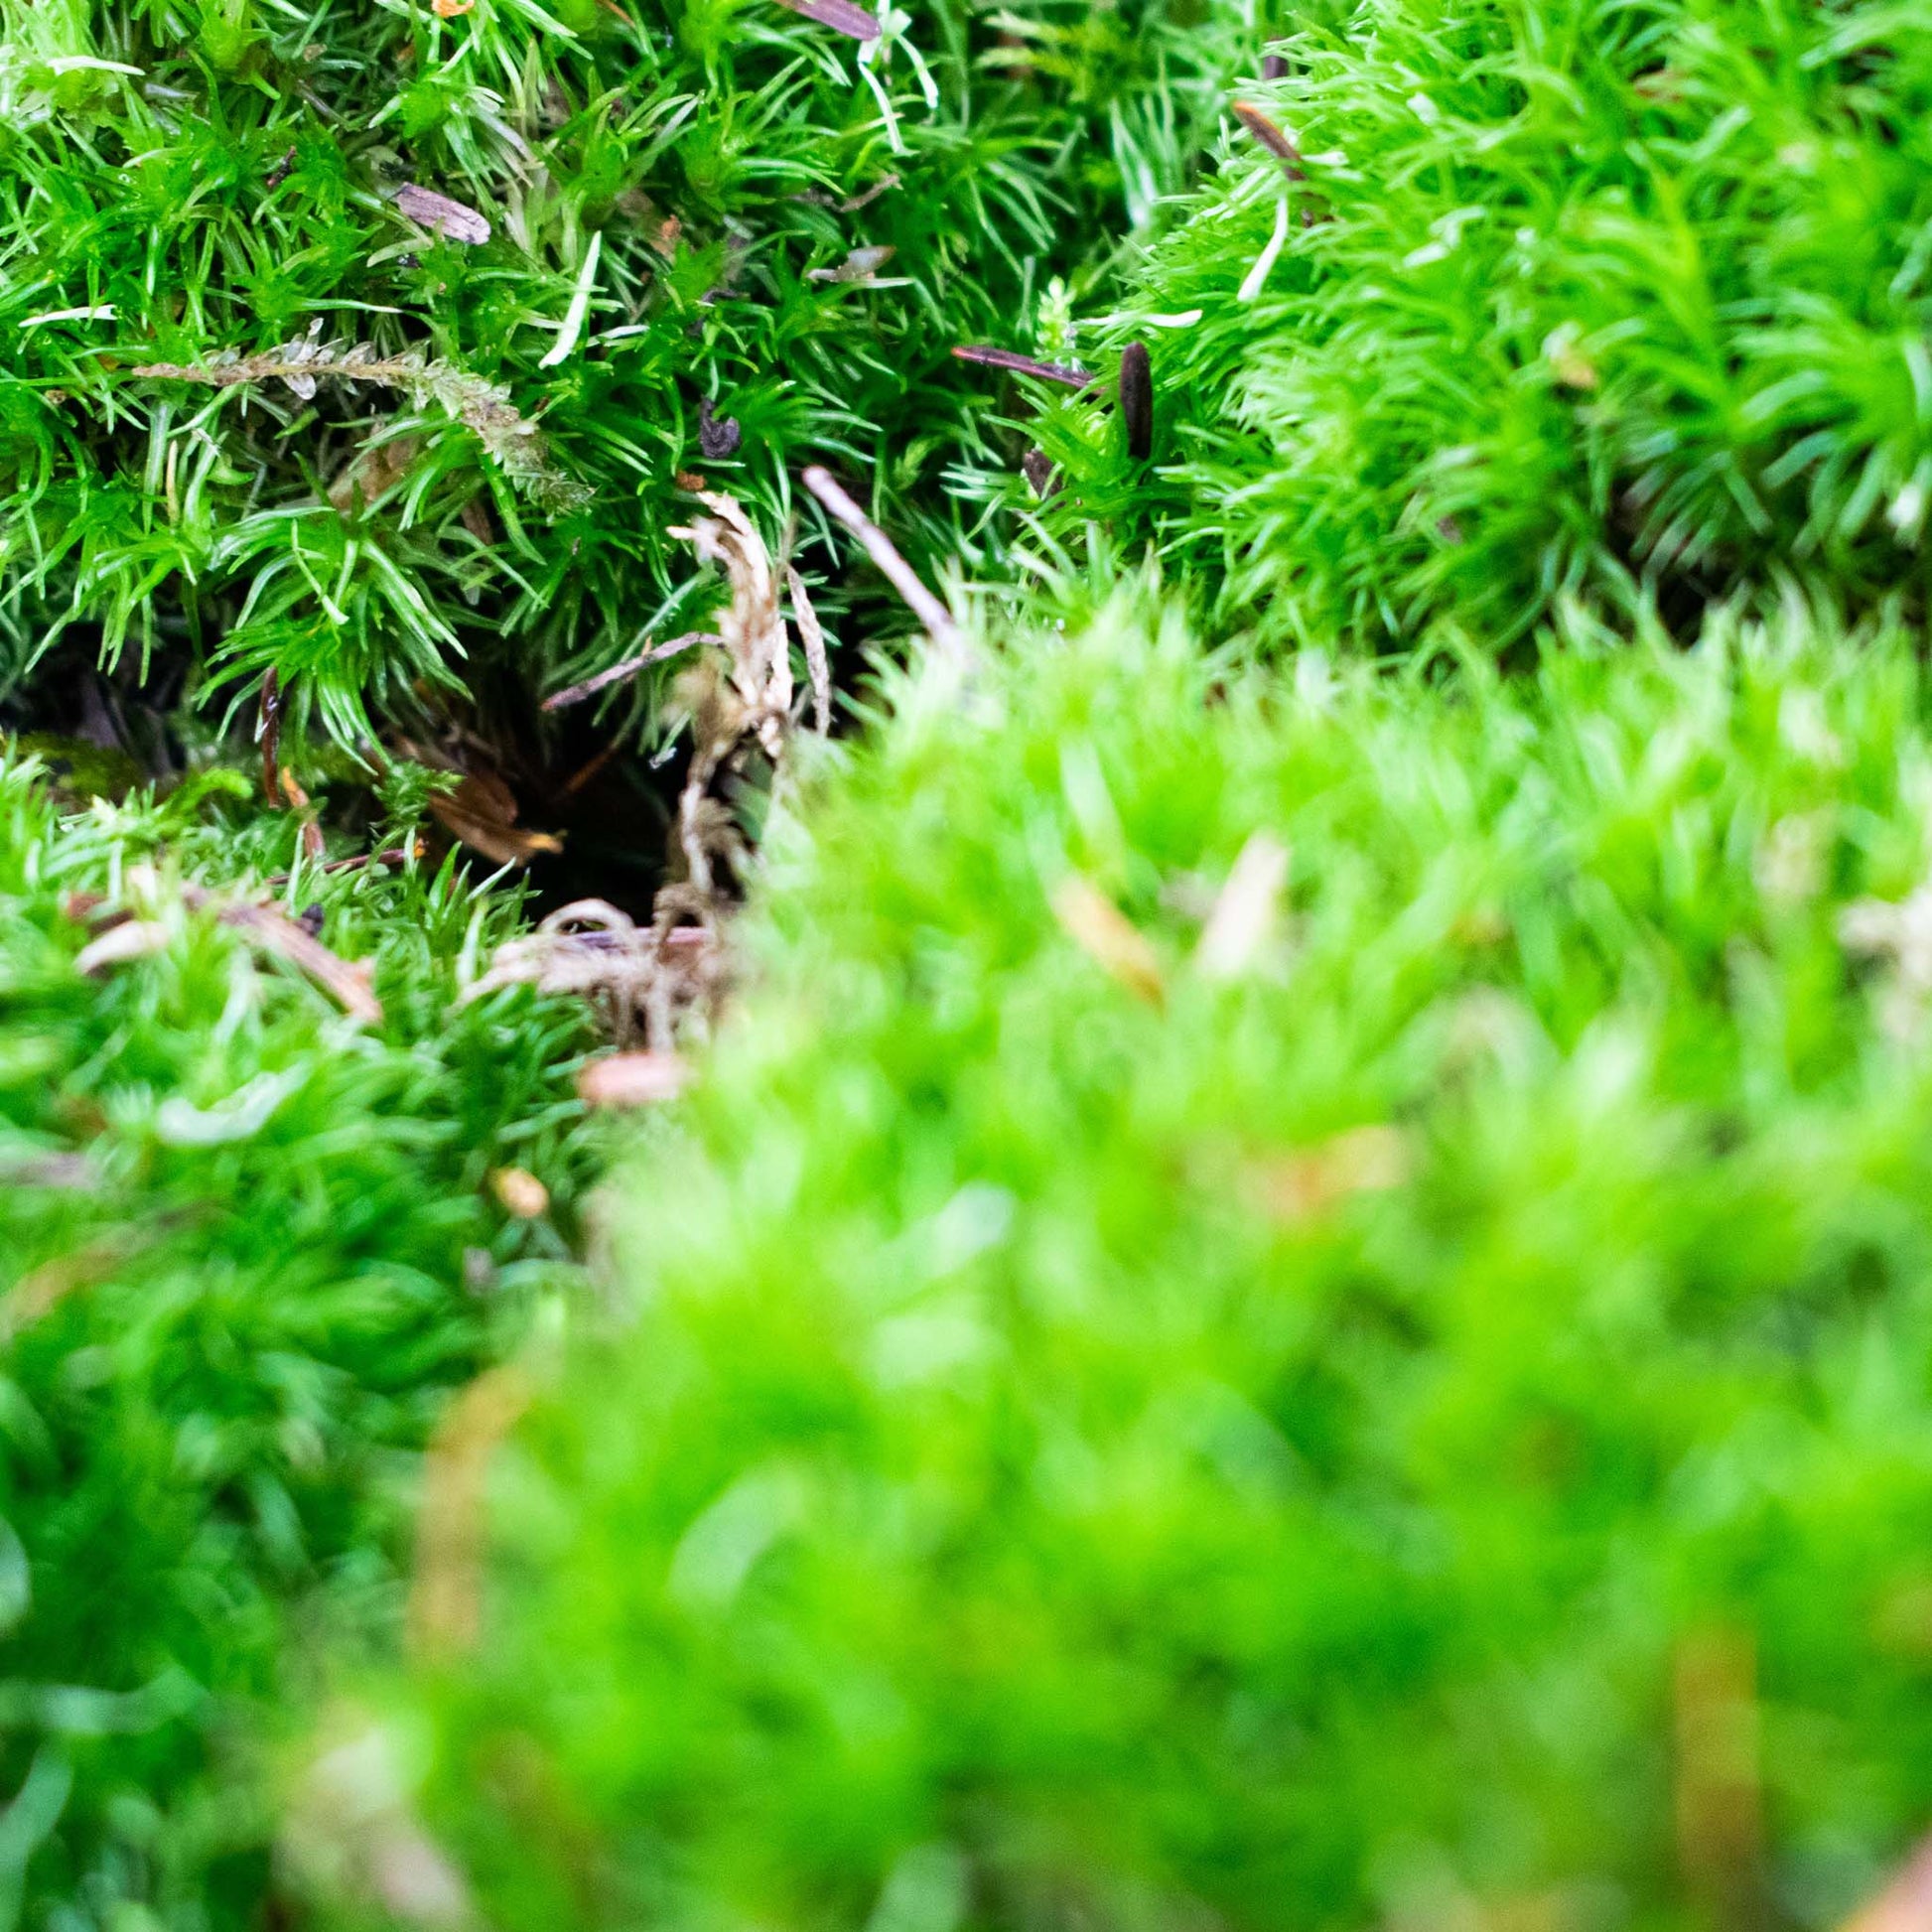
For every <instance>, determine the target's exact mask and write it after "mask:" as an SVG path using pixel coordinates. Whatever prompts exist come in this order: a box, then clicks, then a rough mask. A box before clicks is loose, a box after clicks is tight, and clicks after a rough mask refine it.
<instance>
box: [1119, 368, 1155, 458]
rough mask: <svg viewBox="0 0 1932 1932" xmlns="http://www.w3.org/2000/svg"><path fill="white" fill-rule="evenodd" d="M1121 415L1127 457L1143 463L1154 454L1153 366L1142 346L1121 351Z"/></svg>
mask: <svg viewBox="0 0 1932 1932" xmlns="http://www.w3.org/2000/svg"><path fill="white" fill-rule="evenodd" d="M1120 414H1121V421H1122V422H1123V423H1124V424H1125V425H1126V427H1127V454H1128V455H1129V456H1130V457H1131V458H1132V459H1133V460H1134V461H1135V462H1136V463H1145V462H1146V461H1147V460H1148V458H1149V457H1151V456H1152V455H1153V454H1154V364H1153V362H1152V360H1151V359H1150V357H1149V355H1148V352H1147V345H1146V344H1145V343H1129V344H1128V345H1127V346H1126V347H1125V348H1124V349H1122V350H1121V352H1120Z"/></svg>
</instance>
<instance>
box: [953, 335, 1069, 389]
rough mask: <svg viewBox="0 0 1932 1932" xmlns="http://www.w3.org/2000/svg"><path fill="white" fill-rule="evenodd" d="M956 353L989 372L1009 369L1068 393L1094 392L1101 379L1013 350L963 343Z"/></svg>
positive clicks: (1062, 364)
mask: <svg viewBox="0 0 1932 1932" xmlns="http://www.w3.org/2000/svg"><path fill="white" fill-rule="evenodd" d="M953 353H954V355H956V356H957V357H958V358H959V360H960V361H962V362H976V363H978V364H979V365H980V366H981V367H982V368H988V369H1010V370H1012V372H1013V373H1014V374H1015V375H1030V376H1033V377H1034V378H1035V380H1036V381H1039V382H1058V383H1060V384H1062V385H1063V386H1065V387H1066V388H1068V389H1091V388H1092V387H1093V386H1094V384H1095V382H1096V381H1097V379H1098V378H1096V377H1095V376H1092V375H1090V374H1088V372H1087V371H1086V370H1085V369H1082V368H1076V367H1075V366H1074V365H1073V364H1072V363H1070V362H1041V361H1039V360H1037V359H1036V358H1035V357H1034V356H1032V355H1021V354H1019V353H1017V352H1016V351H1015V350H1013V349H1010V348H988V347H985V346H983V345H979V344H974V343H962V344H960V345H959V346H958V347H956V348H955V349H954V350H953Z"/></svg>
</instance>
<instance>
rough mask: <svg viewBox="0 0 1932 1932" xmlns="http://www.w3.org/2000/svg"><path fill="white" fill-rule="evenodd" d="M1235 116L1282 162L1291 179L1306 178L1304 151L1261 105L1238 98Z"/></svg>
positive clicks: (1235, 105)
mask: <svg viewBox="0 0 1932 1932" xmlns="http://www.w3.org/2000/svg"><path fill="white" fill-rule="evenodd" d="M1234 118H1235V119H1236V120H1237V121H1239V122H1240V123H1241V125H1242V126H1243V127H1245V128H1246V129H1247V130H1248V132H1249V133H1250V134H1252V135H1253V136H1254V137H1255V139H1256V140H1257V141H1259V142H1260V143H1261V145H1262V146H1263V147H1264V148H1266V149H1267V150H1268V152H1269V153H1270V154H1272V155H1273V156H1274V157H1275V159H1276V160H1277V161H1279V162H1280V163H1281V164H1282V169H1283V172H1284V173H1286V174H1287V176H1288V178H1289V180H1290V181H1301V180H1303V179H1304V176H1303V173H1302V151H1301V150H1300V149H1299V148H1298V147H1297V146H1296V145H1295V143H1294V142H1293V141H1291V140H1290V139H1289V138H1288V136H1287V135H1286V134H1285V133H1284V132H1283V131H1282V130H1281V129H1280V128H1279V127H1277V126H1276V125H1275V123H1274V122H1273V121H1271V120H1270V119H1269V118H1268V116H1267V115H1266V114H1264V113H1263V112H1262V111H1261V109H1260V108H1259V107H1256V106H1254V105H1253V104H1252V103H1251V102H1248V101H1245V100H1237V101H1236V102H1235V103H1234Z"/></svg>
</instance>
